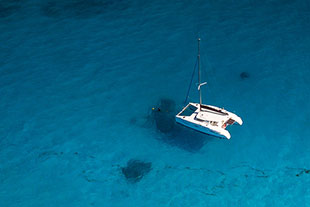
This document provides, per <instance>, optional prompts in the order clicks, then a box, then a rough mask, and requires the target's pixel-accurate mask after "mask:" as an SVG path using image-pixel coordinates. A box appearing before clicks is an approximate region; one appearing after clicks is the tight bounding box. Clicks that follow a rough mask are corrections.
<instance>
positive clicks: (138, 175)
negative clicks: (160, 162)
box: [122, 160, 152, 183]
mask: <svg viewBox="0 0 310 207" xmlns="http://www.w3.org/2000/svg"><path fill="white" fill-rule="evenodd" d="M151 169H152V163H150V162H143V161H140V160H129V161H128V163H127V166H126V167H122V173H123V175H124V176H125V177H126V179H127V180H128V181H129V182H132V183H136V182H139V181H140V180H141V179H142V178H143V176H144V175H146V174H147V173H149V172H150V171H151Z"/></svg>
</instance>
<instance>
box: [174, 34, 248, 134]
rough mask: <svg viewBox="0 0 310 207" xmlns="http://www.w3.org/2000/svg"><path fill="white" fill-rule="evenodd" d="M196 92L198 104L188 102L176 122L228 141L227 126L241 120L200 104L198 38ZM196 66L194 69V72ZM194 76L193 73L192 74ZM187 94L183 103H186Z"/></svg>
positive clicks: (220, 109) (231, 114)
mask: <svg viewBox="0 0 310 207" xmlns="http://www.w3.org/2000/svg"><path fill="white" fill-rule="evenodd" d="M197 62H198V91H199V103H192V102H189V103H188V104H187V105H186V106H185V107H184V108H183V109H182V110H181V111H180V112H179V113H178V114H177V115H176V122H177V123H179V124H182V125H184V126H186V127H189V128H191V129H194V130H197V131H199V132H202V133H205V134H209V135H213V136H216V137H220V138H227V139H230V137H231V135H230V133H229V131H228V130H227V129H226V128H227V127H228V126H229V125H233V124H234V123H238V124H240V125H242V123H243V122H242V119H241V118H240V117H239V116H237V115H236V114H234V113H232V112H229V111H226V110H225V109H223V108H219V107H216V106H211V105H205V104H202V98H201V86H203V85H206V84H207V83H206V82H203V83H201V77H200V73H201V72H200V38H198V55H197ZM195 69H196V65H195V68H194V72H195ZM193 74H194V73H193ZM187 98H188V94H187V97H186V100H185V102H187Z"/></svg>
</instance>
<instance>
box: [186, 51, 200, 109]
mask: <svg viewBox="0 0 310 207" xmlns="http://www.w3.org/2000/svg"><path fill="white" fill-rule="evenodd" d="M197 63H198V57H197V58H196V63H195V67H194V71H193V73H192V78H191V82H190V84H189V87H188V90H187V94H186V98H185V101H184V106H185V105H186V103H187V98H188V95H189V91H190V89H191V85H192V82H193V78H194V74H195V71H196V67H197Z"/></svg>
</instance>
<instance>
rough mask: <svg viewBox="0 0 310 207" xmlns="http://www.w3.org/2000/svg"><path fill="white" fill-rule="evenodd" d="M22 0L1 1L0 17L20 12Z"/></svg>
mask: <svg viewBox="0 0 310 207" xmlns="http://www.w3.org/2000/svg"><path fill="white" fill-rule="evenodd" d="M20 8H21V6H20V1H19V0H17V1H0V18H5V17H9V16H11V15H13V14H16V13H18V11H19V9H20Z"/></svg>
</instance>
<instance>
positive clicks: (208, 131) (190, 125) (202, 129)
mask: <svg viewBox="0 0 310 207" xmlns="http://www.w3.org/2000/svg"><path fill="white" fill-rule="evenodd" d="M175 121H176V122H177V123H178V124H181V125H183V126H186V127H188V128H190V129H193V130H196V131H198V132H201V133H204V134H208V135H212V136H215V137H218V138H225V139H229V138H227V137H225V136H224V135H222V134H219V133H217V132H215V131H213V130H211V129H209V128H206V127H203V126H201V125H197V124H193V123H191V122H188V121H186V120H183V119H180V118H178V117H176V119H175Z"/></svg>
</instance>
